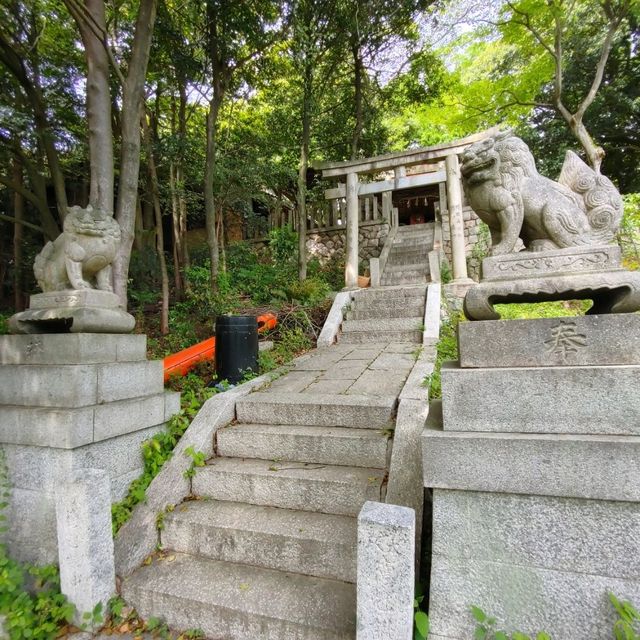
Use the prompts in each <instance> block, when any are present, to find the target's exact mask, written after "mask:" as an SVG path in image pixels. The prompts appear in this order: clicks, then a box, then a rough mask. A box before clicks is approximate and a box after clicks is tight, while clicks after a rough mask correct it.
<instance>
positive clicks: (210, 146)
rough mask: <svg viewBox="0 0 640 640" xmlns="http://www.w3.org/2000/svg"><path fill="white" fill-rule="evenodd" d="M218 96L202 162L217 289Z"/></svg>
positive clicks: (213, 287) (213, 281) (209, 120)
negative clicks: (216, 190)
mask: <svg viewBox="0 0 640 640" xmlns="http://www.w3.org/2000/svg"><path fill="white" fill-rule="evenodd" d="M219 106H220V105H219V104H218V98H217V96H216V95H215V94H214V97H213V99H212V100H211V102H210V103H209V112H208V113H207V149H206V157H205V163H204V212H205V220H206V227H207V244H208V245H209V259H210V261H211V290H212V291H217V289H218V268H219V261H220V249H219V247H218V235H217V233H216V202H215V197H214V194H213V180H214V177H215V170H216V127H217V122H218V109H219Z"/></svg>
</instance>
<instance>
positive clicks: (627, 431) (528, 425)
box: [441, 362, 640, 435]
mask: <svg viewBox="0 0 640 640" xmlns="http://www.w3.org/2000/svg"><path fill="white" fill-rule="evenodd" d="M441 378H442V407H443V426H444V429H445V430H446V431H494V432H516V433H576V434H579V433H582V434H592V435H597V434H603V435H640V393H638V380H640V365H612V366H594V367H579V366H560V367H559V366H553V367H530V368H515V367H514V368H495V369H462V368H460V367H459V366H457V365H456V364H455V363H451V362H447V363H444V364H443V366H442V370H441Z"/></svg>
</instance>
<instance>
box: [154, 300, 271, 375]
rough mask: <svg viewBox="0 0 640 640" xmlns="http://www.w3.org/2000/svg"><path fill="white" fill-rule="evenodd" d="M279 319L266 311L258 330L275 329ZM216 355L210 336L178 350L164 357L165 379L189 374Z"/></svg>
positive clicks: (213, 342) (213, 339)
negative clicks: (199, 363) (200, 363)
mask: <svg viewBox="0 0 640 640" xmlns="http://www.w3.org/2000/svg"><path fill="white" fill-rule="evenodd" d="M277 322H278V320H277V317H276V316H275V314H273V313H265V314H263V315H261V316H258V331H267V330H269V329H273V328H274V327H275V326H276V324H277ZM215 355H216V339H215V338H208V339H207V340H203V341H202V342H198V344H194V345H193V346H192V347H188V348H187V349H183V350H182V351H178V353H174V354H172V355H170V356H167V357H166V358H165V359H164V361H163V362H164V381H165V382H166V381H167V380H168V379H169V377H170V376H173V375H180V376H183V375H185V374H187V373H188V372H189V371H190V370H191V369H192V368H193V367H194V366H195V365H196V364H198V362H202V361H204V360H213V358H214V357H215Z"/></svg>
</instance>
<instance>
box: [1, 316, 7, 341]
mask: <svg viewBox="0 0 640 640" xmlns="http://www.w3.org/2000/svg"><path fill="white" fill-rule="evenodd" d="M7 333H9V315H4V314H2V313H0V336H1V335H5V334H7Z"/></svg>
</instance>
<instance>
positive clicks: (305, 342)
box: [259, 325, 312, 373]
mask: <svg viewBox="0 0 640 640" xmlns="http://www.w3.org/2000/svg"><path fill="white" fill-rule="evenodd" d="M279 338H280V339H279V340H278V341H277V342H276V343H275V344H274V347H273V349H271V350H270V351H261V352H260V356H259V360H260V373H267V372H269V371H273V370H274V369H277V368H278V367H281V366H282V365H283V364H286V363H287V362H289V361H290V360H292V359H293V358H295V357H296V356H298V355H300V354H301V353H304V352H305V351H308V350H309V349H310V348H311V347H312V343H311V340H310V339H309V337H308V336H307V334H306V333H305V331H304V329H303V328H302V327H301V326H299V325H297V326H293V327H292V328H288V329H287V328H285V329H283V330H281V331H280V334H279Z"/></svg>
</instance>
